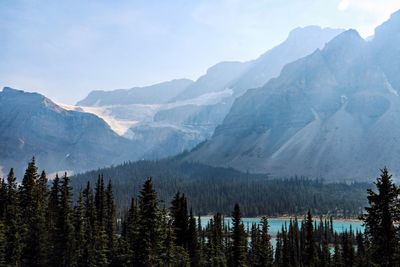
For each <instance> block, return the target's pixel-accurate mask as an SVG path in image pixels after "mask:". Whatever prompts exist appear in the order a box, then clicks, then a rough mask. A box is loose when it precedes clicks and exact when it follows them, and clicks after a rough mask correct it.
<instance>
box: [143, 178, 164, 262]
mask: <svg viewBox="0 0 400 267" xmlns="http://www.w3.org/2000/svg"><path fill="white" fill-rule="evenodd" d="M160 223H161V212H160V209H159V207H158V201H157V195H156V192H155V190H154V188H153V182H152V180H151V178H149V179H147V180H146V182H145V183H144V185H143V188H142V190H141V191H140V195H139V232H140V236H139V240H138V241H139V244H140V246H139V248H138V266H157V265H159V264H160V254H161V251H162V239H161V237H162V234H163V233H162V229H161V225H160Z"/></svg>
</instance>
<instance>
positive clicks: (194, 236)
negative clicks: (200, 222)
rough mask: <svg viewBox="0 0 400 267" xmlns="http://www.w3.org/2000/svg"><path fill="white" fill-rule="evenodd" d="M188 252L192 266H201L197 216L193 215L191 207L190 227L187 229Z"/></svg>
mask: <svg viewBox="0 0 400 267" xmlns="http://www.w3.org/2000/svg"><path fill="white" fill-rule="evenodd" d="M187 244H188V254H189V259H190V266H192V267H195V266H199V261H200V258H199V241H198V233H197V227H196V218H195V217H194V216H193V211H192V209H190V215H189V227H188V231H187Z"/></svg>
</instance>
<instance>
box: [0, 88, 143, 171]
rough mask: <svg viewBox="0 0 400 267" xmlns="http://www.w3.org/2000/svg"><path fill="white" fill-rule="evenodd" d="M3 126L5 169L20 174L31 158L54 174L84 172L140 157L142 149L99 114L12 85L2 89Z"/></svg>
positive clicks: (0, 153) (0, 145)
mask: <svg viewBox="0 0 400 267" xmlns="http://www.w3.org/2000/svg"><path fill="white" fill-rule="evenodd" d="M0 129H1V131H0V140H1V142H0V165H1V166H3V167H4V170H3V171H4V172H7V171H8V170H7V169H8V168H10V167H15V168H16V169H17V170H18V171H19V172H21V171H22V170H23V168H25V167H26V164H25V163H27V162H28V161H29V160H30V159H31V158H32V156H36V157H37V159H38V163H39V165H40V167H41V168H45V169H46V171H49V172H52V171H60V170H73V171H82V170H89V169H93V168H98V167H100V166H105V165H110V164H113V163H121V162H122V161H124V160H129V159H134V158H137V156H138V154H139V152H140V151H141V149H140V148H139V146H138V145H137V144H134V143H133V142H132V141H130V140H127V139H125V138H123V137H120V136H118V135H117V134H116V133H115V132H114V131H112V130H111V129H110V127H109V126H108V125H107V124H106V123H105V122H104V121H103V120H102V119H100V118H98V117H97V116H95V115H92V114H88V113H83V112H77V111H68V110H65V109H63V108H61V107H60V106H58V105H56V104H55V103H54V102H52V101H51V100H49V99H48V98H46V97H44V96H42V95H40V94H36V93H26V92H24V91H19V90H15V89H11V88H8V87H6V88H4V89H3V91H2V92H0Z"/></svg>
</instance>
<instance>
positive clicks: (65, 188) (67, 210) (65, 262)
mask: <svg viewBox="0 0 400 267" xmlns="http://www.w3.org/2000/svg"><path fill="white" fill-rule="evenodd" d="M71 203H72V193H71V187H70V184H69V177H68V175H67V173H65V174H64V176H63V178H62V182H61V197H60V218H59V219H60V224H59V227H60V229H61V236H60V238H61V242H60V245H61V258H60V259H59V261H60V264H61V266H73V264H74V260H75V255H74V246H75V240H74V225H73V213H72V207H71Z"/></svg>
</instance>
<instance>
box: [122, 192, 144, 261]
mask: <svg viewBox="0 0 400 267" xmlns="http://www.w3.org/2000/svg"><path fill="white" fill-rule="evenodd" d="M139 223H140V221H139V207H138V204H137V201H136V200H135V198H132V200H131V206H130V208H129V210H128V214H127V216H126V220H125V226H124V228H125V230H124V232H125V233H124V234H125V236H124V238H125V240H126V243H127V244H128V248H129V254H130V255H129V262H131V264H132V265H134V266H137V265H138V264H139V263H138V262H139V259H138V250H139V246H140V244H139V236H140V232H139V231H140V230H139Z"/></svg>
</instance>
